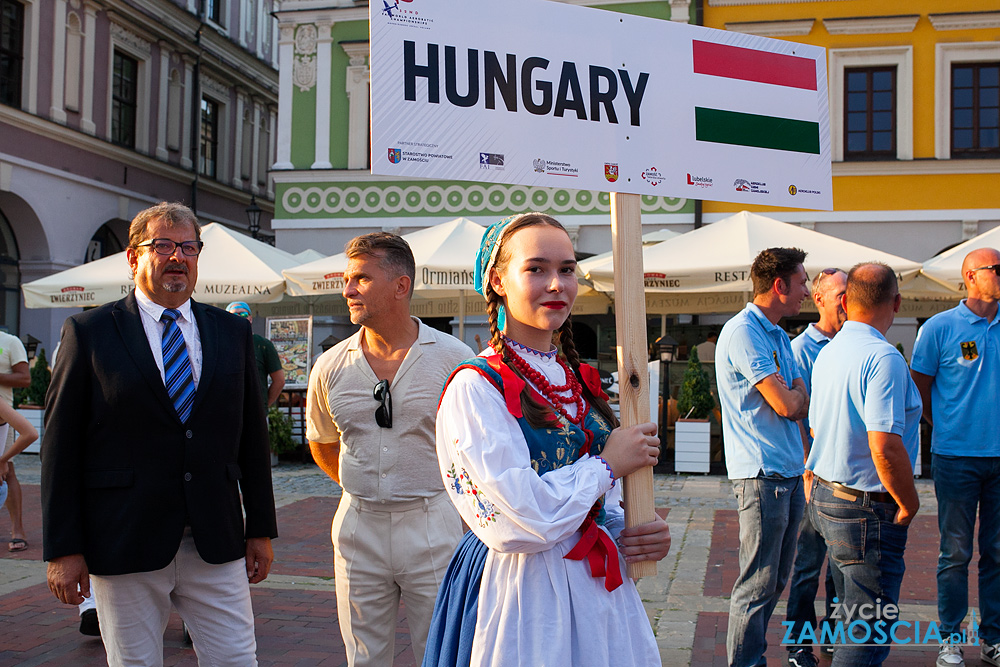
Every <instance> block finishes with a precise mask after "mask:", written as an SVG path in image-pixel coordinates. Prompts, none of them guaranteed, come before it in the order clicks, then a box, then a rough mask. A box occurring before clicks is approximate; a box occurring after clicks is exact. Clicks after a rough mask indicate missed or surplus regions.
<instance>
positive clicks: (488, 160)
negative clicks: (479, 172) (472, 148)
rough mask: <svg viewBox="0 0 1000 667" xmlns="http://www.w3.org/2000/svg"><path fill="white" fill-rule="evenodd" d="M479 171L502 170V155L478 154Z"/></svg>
mask: <svg viewBox="0 0 1000 667" xmlns="http://www.w3.org/2000/svg"><path fill="white" fill-rule="evenodd" d="M479 168H480V169H503V153H480V154H479Z"/></svg>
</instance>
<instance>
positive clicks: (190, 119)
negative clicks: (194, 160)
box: [181, 55, 201, 169]
mask: <svg viewBox="0 0 1000 667" xmlns="http://www.w3.org/2000/svg"><path fill="white" fill-rule="evenodd" d="M183 58H184V109H183V110H182V111H181V118H182V119H184V118H187V122H186V123H184V122H182V123H181V167H183V168H184V169H191V166H192V165H191V128H192V127H194V126H197V125H198V124H199V123H200V122H201V117H200V114H195V115H194V116H191V104H192V99H191V95H192V94H193V92H194V91H193V90H192V88H194V59H193V58H191V56H186V55H185V56H183Z"/></svg>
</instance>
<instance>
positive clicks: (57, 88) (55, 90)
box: [49, 0, 66, 124]
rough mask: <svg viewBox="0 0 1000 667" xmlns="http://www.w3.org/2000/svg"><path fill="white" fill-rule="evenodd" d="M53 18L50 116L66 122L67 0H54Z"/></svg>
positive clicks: (59, 121)
mask: <svg viewBox="0 0 1000 667" xmlns="http://www.w3.org/2000/svg"><path fill="white" fill-rule="evenodd" d="M52 4H53V11H54V12H55V14H54V17H53V19H52V106H51V107H49V117H50V118H51V119H52V120H54V121H55V122H57V123H63V124H65V123H66V109H65V108H63V107H64V102H63V92H64V91H65V87H66V0H54V2H53V3H52Z"/></svg>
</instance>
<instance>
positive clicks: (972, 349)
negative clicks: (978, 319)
mask: <svg viewBox="0 0 1000 667" xmlns="http://www.w3.org/2000/svg"><path fill="white" fill-rule="evenodd" d="M961 346H962V358H963V359H967V360H969V361H975V360H976V359H978V358H979V350H977V349H976V341H974V340H970V341H967V342H965V343H962V344H961Z"/></svg>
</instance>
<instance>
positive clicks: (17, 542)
mask: <svg viewBox="0 0 1000 667" xmlns="http://www.w3.org/2000/svg"><path fill="white" fill-rule="evenodd" d="M27 548H28V540H22V539H21V538H20V537H14V538H11V540H10V542H8V543H7V551H10V552H14V551H24V550H25V549H27Z"/></svg>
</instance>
